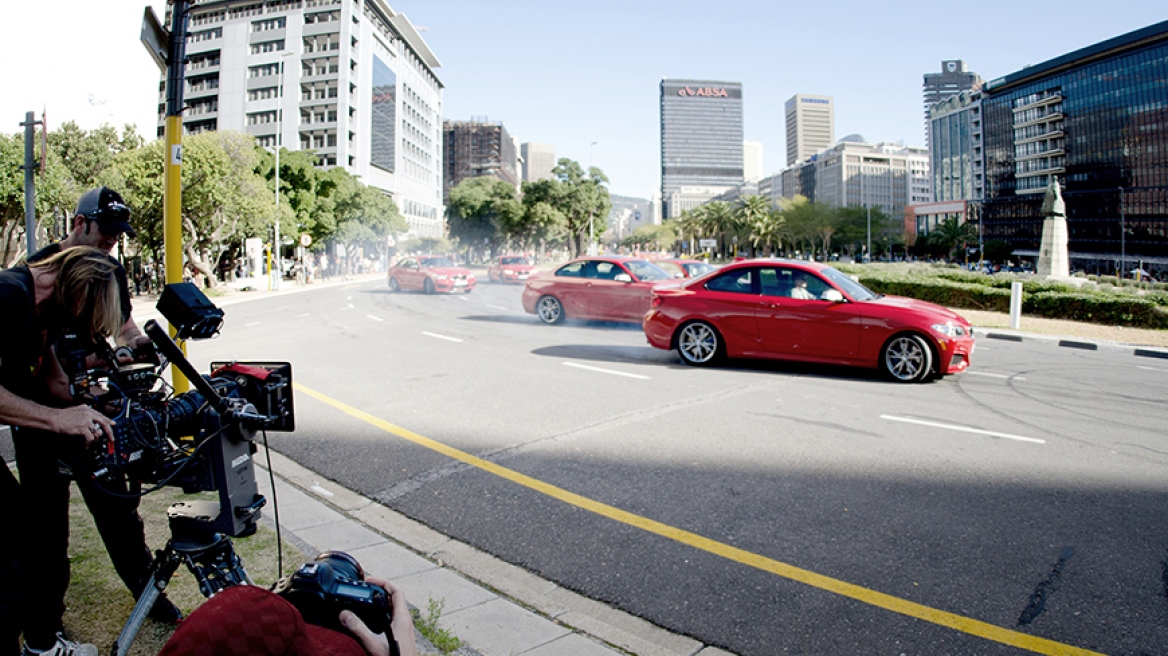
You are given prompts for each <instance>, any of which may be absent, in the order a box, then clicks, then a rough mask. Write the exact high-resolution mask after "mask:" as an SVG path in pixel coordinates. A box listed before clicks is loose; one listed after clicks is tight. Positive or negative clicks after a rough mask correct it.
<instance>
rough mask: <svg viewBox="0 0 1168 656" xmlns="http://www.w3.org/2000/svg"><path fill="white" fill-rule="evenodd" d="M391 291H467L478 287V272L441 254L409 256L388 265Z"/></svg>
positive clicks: (432, 292) (428, 292) (430, 292)
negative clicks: (476, 277) (476, 278)
mask: <svg viewBox="0 0 1168 656" xmlns="http://www.w3.org/2000/svg"><path fill="white" fill-rule="evenodd" d="M388 278H389V289H390V291H395V292H397V291H402V290H403V289H414V290H420V291H424V292H426V293H427V294H434V293H436V292H466V293H467V294H469V293H470V292H471V290H473V289H474V288H475V276H474V274H473V273H471V272H470V270H469V269H464V268H463V267H460V266H455V264H454V263H453V262H451V261H450V260H449V259H448V258H445V257H442V256H441V255H419V256H417V257H407V258H404V259H402V260H400V261H398V263H397V264H395V265H393V266H391V267H389V274H388Z"/></svg>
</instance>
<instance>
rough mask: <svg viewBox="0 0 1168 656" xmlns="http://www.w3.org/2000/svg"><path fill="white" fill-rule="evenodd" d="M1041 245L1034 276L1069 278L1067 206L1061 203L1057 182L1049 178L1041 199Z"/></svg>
mask: <svg viewBox="0 0 1168 656" xmlns="http://www.w3.org/2000/svg"><path fill="white" fill-rule="evenodd" d="M1042 215H1043V216H1044V217H1046V218H1045V219H1043V221H1042V245H1041V246H1040V247H1039V250H1038V269H1037V270H1036V271H1035V274H1037V275H1039V276H1048V277H1051V278H1069V277H1070V275H1071V258H1070V256H1069V255H1068V251H1067V204H1066V203H1064V202H1063V195H1062V191H1061V190H1060V189H1059V184H1058V180H1057V179H1056V178H1055V177H1054V176H1053V175H1052V176H1050V185H1048V186H1047V188H1046V196H1045V197H1044V198H1043V199H1042Z"/></svg>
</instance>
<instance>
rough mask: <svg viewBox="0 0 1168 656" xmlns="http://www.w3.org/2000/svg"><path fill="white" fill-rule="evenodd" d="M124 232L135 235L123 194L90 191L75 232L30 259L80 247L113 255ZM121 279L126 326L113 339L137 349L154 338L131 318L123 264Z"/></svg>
mask: <svg viewBox="0 0 1168 656" xmlns="http://www.w3.org/2000/svg"><path fill="white" fill-rule="evenodd" d="M122 233H125V234H127V235H129V236H130V237H131V238H133V237H134V236H135V233H134V229H133V228H132V227H130V208H128V207H126V204H125V202H124V201H123V200H122V197H121V195H120V194H118V192H116V191H114V190H112V189H110V188H109V187H98V188H97V189H90V190H89V191H87V192H85V194H84V195H83V196H82V197H81V199H80V200H79V201H77V209H76V210H74V212H73V229H72V230H70V231H69V234H68V235H67V236H66V237H65V238H64V239H62V240H61V241H59V242H57V243H56V244H50V245H48V246H45V247H44V248H42V249H41V250H39V251H37V252H36V253H35V254H33V255H31V256H29V258H28V261H29V262H37V261H40V260H43V259H45V258H47V257H49V256H51V255H54V254H56V253H60V252H61V251H63V250H66V249H69V248H74V247H76V246H92V247H94V248H100V249H101V250H103V251H105V253H106V254H109V253H110V252H112V251H113V249H114V246H117V244H118V238H119V237H120V236H121V235H122ZM115 261H116V260H115ZM117 280H118V293H119V295H120V298H121V303H122V325H121V327H120V328H119V329H118V330H117V331H116V332H114V333H113V335H111V336H112V337H113V338H114V341H115V343H117V345H118V346H127V347H129V348H131V349H135V348H138V347H140V346H142V345H144V344H148V343H150V338H149V337H146V336H145V335H143V334H142V331H141V330H140V329H139V328H138V325H137V324H136V323H134V319H133V318H132V317H131V310H132V308H131V306H130V284H129V281H128V280H127V278H126V269H125V267H123V266H122V265H121V263H120V262H119V263H118V271H117Z"/></svg>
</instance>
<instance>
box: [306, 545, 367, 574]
mask: <svg viewBox="0 0 1168 656" xmlns="http://www.w3.org/2000/svg"><path fill="white" fill-rule="evenodd" d="M316 560H317V561H319V562H322V563H327V564H328V565H329V566H330V567H332V568H333V570H334V571H336V573H337V574H338V575H339V576H343V577H345V578H347V579H349V580H350V581H364V580H365V570H363V569H361V564H360V563H358V562H357V559H356V558H354V557H352V556H350V555H349V554H347V553H345V552H343V551H326V552H324V553H322V554H321V555H319V556H317V557H316Z"/></svg>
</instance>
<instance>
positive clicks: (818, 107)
mask: <svg viewBox="0 0 1168 656" xmlns="http://www.w3.org/2000/svg"><path fill="white" fill-rule="evenodd" d="M833 103H834V101H833V100H832V97H831V96H813V95H809V94H804V93H799V94H795V95H794V96H791V99H790V100H788V101H787V104H786V117H787V166H791V165H792V164H798V163H799V162H805V161H807V160H808V159H809V158H811V156H813V155H815V154H816V153H818V152H820V151H821V150H824V149H827V148H831V146H832V144H834V143H835V105H834V104H833Z"/></svg>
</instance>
